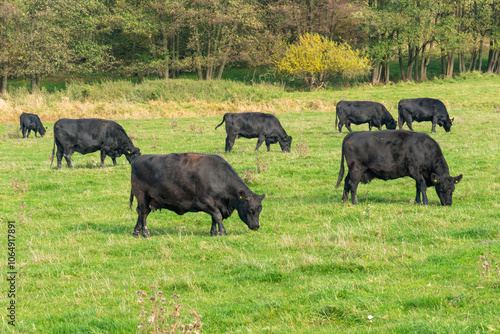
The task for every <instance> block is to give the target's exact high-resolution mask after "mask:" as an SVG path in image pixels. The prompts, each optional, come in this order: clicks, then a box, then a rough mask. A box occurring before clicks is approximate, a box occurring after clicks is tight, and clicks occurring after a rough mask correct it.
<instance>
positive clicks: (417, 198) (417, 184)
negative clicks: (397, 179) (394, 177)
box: [415, 181, 421, 204]
mask: <svg viewBox="0 0 500 334" xmlns="http://www.w3.org/2000/svg"><path fill="white" fill-rule="evenodd" d="M415 186H416V188H417V195H416V196H415V204H420V203H421V201H420V183H419V182H418V181H415Z"/></svg>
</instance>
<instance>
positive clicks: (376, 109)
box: [335, 101, 397, 133]
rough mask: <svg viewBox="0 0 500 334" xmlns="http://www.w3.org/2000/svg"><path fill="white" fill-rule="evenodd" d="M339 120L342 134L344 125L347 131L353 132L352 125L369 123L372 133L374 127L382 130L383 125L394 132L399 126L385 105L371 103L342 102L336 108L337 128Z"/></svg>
mask: <svg viewBox="0 0 500 334" xmlns="http://www.w3.org/2000/svg"><path fill="white" fill-rule="evenodd" d="M337 118H338V120H339V122H338V127H339V133H342V126H343V125H344V124H345V127H346V128H347V130H349V132H352V130H351V123H353V124H357V125H359V124H363V123H368V127H369V129H370V131H371V130H372V126H374V127H376V128H378V129H379V130H382V125H385V126H386V128H387V129H389V130H394V129H396V125H397V124H396V121H395V120H394V118H393V117H392V115H391V114H390V113H389V112H388V111H387V108H386V107H385V106H384V105H383V104H381V103H378V102H371V101H340V102H339V103H337V106H336V114H335V127H337Z"/></svg>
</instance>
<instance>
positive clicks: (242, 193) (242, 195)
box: [238, 189, 247, 200]
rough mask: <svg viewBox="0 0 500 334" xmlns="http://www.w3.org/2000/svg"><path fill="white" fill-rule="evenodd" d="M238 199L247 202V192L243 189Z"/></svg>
mask: <svg viewBox="0 0 500 334" xmlns="http://www.w3.org/2000/svg"><path fill="white" fill-rule="evenodd" d="M238 197H239V198H240V199H244V200H246V199H247V197H246V195H245V190H243V189H240V190H238Z"/></svg>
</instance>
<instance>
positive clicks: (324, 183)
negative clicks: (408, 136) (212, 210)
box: [0, 76, 500, 333]
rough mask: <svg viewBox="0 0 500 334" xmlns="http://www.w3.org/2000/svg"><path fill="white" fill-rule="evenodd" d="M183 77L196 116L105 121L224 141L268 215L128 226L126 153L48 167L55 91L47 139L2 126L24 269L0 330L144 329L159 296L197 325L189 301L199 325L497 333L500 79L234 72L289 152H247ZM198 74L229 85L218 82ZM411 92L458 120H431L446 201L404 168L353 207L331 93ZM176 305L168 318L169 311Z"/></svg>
mask: <svg viewBox="0 0 500 334" xmlns="http://www.w3.org/2000/svg"><path fill="white" fill-rule="evenodd" d="M147 84H148V85H154V82H148V83H147ZM194 85H197V84H193V88H192V89H193V94H195V93H196V96H197V97H196V99H191V100H189V98H188V97H187V96H184V95H183V96H181V97H177V99H176V97H175V96H172V97H171V99H172V101H175V103H178V104H179V106H180V107H182V106H187V105H188V104H189V106H190V107H191V108H192V109H193V110H194V112H193V114H196V115H195V116H192V114H189V115H190V117H181V116H180V115H181V114H182V113H181V112H180V111H179V110H178V111H177V113H172V115H171V116H167V117H163V116H162V117H161V118H154V117H143V118H141V119H139V118H137V117H135V119H134V118H133V117H130V118H129V117H127V116H126V115H125V114H120V113H119V111H120V110H119V109H117V110H115V112H116V115H117V116H116V117H114V118H113V119H115V120H117V122H118V123H120V124H121V125H122V126H123V127H124V128H125V130H126V131H127V133H128V134H129V136H130V137H131V139H132V141H133V142H134V144H135V145H136V146H137V147H139V148H140V149H141V151H142V153H143V154H165V153H173V152H177V153H180V152H199V153H209V154H218V155H221V156H222V157H223V158H224V159H225V160H227V161H228V162H229V163H230V164H231V165H232V166H233V168H234V169H235V170H236V172H237V173H238V174H239V175H240V176H241V177H242V178H243V179H244V180H245V181H246V183H247V184H248V185H249V187H250V188H251V189H252V190H253V191H254V192H255V193H257V194H266V198H265V199H264V201H263V211H262V213H261V216H260V223H261V228H260V229H259V230H258V231H252V230H249V229H248V228H247V227H246V225H245V224H244V223H243V222H242V221H241V220H240V219H239V218H238V215H237V213H236V212H234V213H233V215H232V216H231V217H230V218H229V219H227V220H225V222H224V225H225V227H226V229H227V236H223V237H211V236H210V233H209V231H210V224H211V219H210V216H209V215H207V214H205V213H187V214H185V215H183V216H178V215H176V214H175V213H173V212H170V211H167V210H162V211H161V212H160V211H156V212H154V213H151V214H150V215H149V217H148V227H149V231H150V233H151V238H150V239H143V238H134V237H133V236H132V230H133V227H134V226H135V223H136V220H137V214H136V212H135V205H136V203H137V202H136V201H135V200H134V205H133V207H132V209H130V208H129V195H130V164H129V163H128V162H127V160H126V159H125V157H123V156H122V157H120V158H118V159H117V161H118V165H117V166H115V167H113V166H112V162H111V159H109V158H107V159H106V161H105V167H104V168H99V165H100V158H99V153H98V152H96V153H93V154H88V155H80V154H78V153H75V154H74V155H73V156H72V161H73V165H74V166H75V168H73V169H69V168H68V167H67V165H66V162H65V161H64V160H63V165H62V169H60V170H56V169H54V166H55V161H54V165H53V166H52V168H51V167H50V163H51V155H52V148H53V130H52V126H53V124H54V123H53V121H54V119H52V120H51V121H44V117H43V115H44V113H49V112H50V104H49V105H48V106H47V105H46V106H44V107H40V108H41V109H40V110H41V118H42V121H44V125H45V126H48V131H47V134H46V136H45V137H43V138H37V139H34V138H32V137H33V134H31V136H30V138H28V139H22V138H20V131H19V124H18V123H14V122H4V123H2V124H0V182H1V183H0V184H1V185H2V187H1V188H0V203H1V204H0V207H1V211H0V223H1V226H2V235H3V237H2V239H3V240H4V241H3V242H1V243H0V254H1V256H2V257H3V259H4V266H3V273H4V277H5V278H8V275H7V272H8V271H9V268H8V267H7V265H6V262H7V258H8V252H9V250H8V243H7V234H13V233H12V231H11V232H9V231H8V221H14V222H15V253H16V255H15V257H16V263H15V271H16V275H17V276H16V296H15V303H16V304H15V305H16V322H15V327H13V326H11V325H9V324H8V322H9V321H10V319H9V318H8V317H7V315H8V313H7V309H6V308H7V306H8V305H9V303H10V302H11V300H13V299H12V298H10V297H9V296H8V293H7V291H8V290H9V282H8V281H7V280H6V279H4V282H3V283H2V289H1V290H2V293H1V295H0V300H1V303H0V305H2V307H1V311H0V317H1V319H2V325H1V326H2V330H1V331H2V332H5V333H134V332H136V331H139V332H143V331H144V329H145V327H147V332H148V333H150V332H155V329H153V327H154V326H156V325H158V324H159V320H161V319H160V318H161V314H156V316H155V318H154V319H152V318H151V315H152V311H155V312H156V311H158V312H161V311H159V310H160V308H164V311H165V318H166V319H167V321H169V322H170V323H172V322H173V321H177V323H178V324H184V325H188V324H193V323H194V322H195V319H193V316H192V315H190V313H191V312H193V311H194V312H196V314H198V315H201V319H200V320H199V322H201V323H202V328H201V330H202V331H203V332H205V333H334V332H343V333H365V332H377V333H486V332H494V331H500V270H499V268H498V266H500V201H499V198H500V170H499V167H500V149H499V148H500V78H499V77H490V76H479V77H477V78H467V79H464V80H460V79H457V80H448V81H440V80H435V81H431V82H428V83H423V84H409V83H407V84H405V83H401V84H395V85H391V86H381V87H371V86H363V87H356V88H350V89H339V90H322V91H316V92H289V91H285V90H284V89H281V88H279V87H274V88H272V89H271V88H270V87H268V86H265V85H254V86H246V85H243V84H237V83H232V85H233V86H232V87H233V88H232V89H233V94H236V93H234V92H237V93H238V94H240V95H238V99H236V100H238V101H240V102H241V101H244V100H245V98H244V97H245V94H246V92H249V91H251V92H252V94H253V95H252V96H253V97H249V98H248V99H247V100H246V101H245V105H246V106H247V107H248V108H251V107H252V106H256V107H255V110H254V111H259V110H260V109H259V108H261V107H262V105H265V106H266V108H267V109H266V111H268V112H275V114H276V116H277V117H278V118H279V119H280V121H281V123H282V125H283V127H284V128H285V129H286V131H287V133H288V134H289V135H291V136H293V142H292V152H291V153H289V154H285V153H281V151H280V150H279V145H278V144H275V145H272V146H271V152H267V151H266V148H265V145H263V146H262V147H261V148H260V150H259V151H258V152H255V151H254V148H255V144H256V141H257V139H251V140H249V139H244V138H241V139H237V140H236V144H235V146H234V148H233V152H232V153H230V154H225V153H224V140H225V136H226V134H225V131H224V127H220V128H219V129H217V130H214V127H215V126H216V125H217V124H219V123H220V122H221V120H222V114H223V113H224V112H225V110H227V109H224V108H219V109H217V108H214V110H215V111H213V112H212V111H211V112H210V113H207V114H208V115H209V116H207V115H205V114H204V113H203V109H204V108H206V106H207V103H208V104H210V103H221V104H223V103H226V102H227V101H216V102H213V101H214V99H213V98H211V97H210V96H211V95H210V94H211V93H210V91H209V92H206V95H203V94H198V91H197V89H202V88H203V87H202V88H199V87H198V86H196V87H195V86H194ZM207 85H213V87H212V88H211V90H212V91H213V92H216V93H217V92H219V90H218V89H220V87H221V85H223V87H226V88H224V89H223V90H225V91H229V88H227V86H228V85H229V84H228V83H227V82H222V83H218V82H213V83H210V84H207ZM224 85H225V86H224ZM89 87H90V86H89ZM204 87H205V88H206V86H204ZM44 94H46V100H50V98H51V96H54V94H60V95H64V94H67V95H68V96H69V97H68V100H66V101H70V102H71V101H72V99H73V98H74V97H72V96H73V95H71V94H77V93H75V92H74V91H73V92H72V93H71V92H67V91H63V92H54V93H48V92H45V93H44ZM88 94H92V91H91V90H90V89H88V88H87V96H88ZM124 94H125V96H130V95H127V94H126V93H124ZM171 94H175V90H173V91H172V93H171ZM77 95H78V94H77ZM255 96H259V98H258V99H256V98H255ZM411 97H435V98H439V99H441V100H443V102H444V103H445V105H446V106H447V108H448V111H449V113H450V117H454V119H455V121H454V124H453V127H452V130H451V132H450V133H445V131H444V129H443V128H442V127H437V129H436V130H437V132H436V133H434V134H431V136H432V138H434V139H435V140H436V141H437V142H438V143H439V144H440V146H441V149H442V151H443V154H444V156H445V158H446V160H447V162H448V165H449V167H450V173H451V175H452V176H457V175H459V174H463V175H464V177H463V179H462V181H461V182H460V183H459V184H458V185H457V187H456V190H455V192H454V196H453V206H451V207H443V206H441V205H440V204H439V199H438V197H437V195H436V193H435V190H434V188H430V189H429V190H428V196H429V203H430V205H429V206H421V205H414V203H413V200H414V197H415V182H414V181H413V180H412V179H410V178H404V179H398V180H392V181H387V182H385V181H382V180H373V181H372V182H371V183H369V184H366V185H364V184H361V185H360V186H359V187H358V199H359V205H356V206H354V205H352V204H350V203H343V202H342V201H341V197H342V187H343V182H342V186H341V187H339V188H335V184H336V181H337V178H338V172H339V167H340V158H341V154H340V153H341V144H342V140H343V138H344V137H345V135H346V131H347V130H346V129H345V128H344V133H343V134H339V133H338V131H337V129H335V125H334V123H335V108H334V106H335V103H336V102H338V101H339V100H340V99H351V100H372V101H378V102H382V103H384V104H385V105H386V106H387V108H388V109H389V111H390V112H391V113H392V114H393V116H394V117H395V118H396V119H397V102H398V101H399V99H402V98H411ZM13 98H14V97H11V99H13ZM75 99H76V98H75ZM96 99H98V98H96ZM122 100H123V99H122ZM230 100H231V101H233V102H232V103H236V102H234V101H235V98H234V96H233V97H232V98H231V97H230V98H228V101H230ZM207 101H208V102H207ZM7 102H8V103H11V102H9V100H8V101H7ZM101 102H102V101H101ZM101 102H99V101H98V102H95V103H96V104H98V103H101ZM12 103H13V102H12ZM127 103H128V104H129V106H128V107H127V110H133V109H134V108H140V109H141V115H142V114H144V115H146V114H147V113H148V110H149V109H148V108H153V107H151V106H152V104H148V102H147V101H146V100H144V99H142V100H140V101H138V100H137V101H136V100H130V101H128V102H127ZM172 103H174V102H172ZM183 103H184V104H183ZM248 108H247V109H246V111H248ZM236 109H237V108H236ZM92 110H93V112H95V110H98V108H97V109H95V108H93V109H92ZM217 110H218V112H217ZM234 111H235V112H238V111H239V110H234ZM151 112H156V111H155V110H152V111H151ZM127 114H128V112H127ZM92 115H93V116H95V115H96V114H92ZM130 115H132V116H133V115H134V114H130ZM54 116H55V114H54ZM4 118H5V119H8V117H6V116H5V115H4ZM11 118H12V119H13V118H14V117H11ZM352 128H353V130H354V131H365V130H367V129H368V125H367V124H364V125H358V126H356V125H353V127H352ZM405 129H407V128H406V125H405ZM414 129H415V130H416V131H420V132H425V133H428V134H430V129H431V123H430V122H424V123H414ZM54 160H55V159H54ZM139 290H141V291H143V292H144V293H146V294H147V297H141V296H139V295H138V294H137V291H139ZM155 291H156V292H157V297H158V298H157V300H156V301H152V300H151V299H149V298H150V297H152V296H153V295H154V292H155ZM160 291H161V292H162V294H161V295H160ZM160 297H161V298H164V300H161V298H160ZM141 298H142V301H139V299H141ZM161 303H163V304H161ZM160 304H161V305H160ZM175 304H177V305H180V309H179V311H178V312H179V314H177V315H176V316H173V317H168V316H167V314H172V313H173V312H174V305H175ZM143 311H145V312H147V314H144V313H142V312H143ZM174 313H175V312H174ZM148 319H150V320H151V323H148ZM141 322H145V324H144V325H143V326H142V327H141V328H138V326H137V325H138V324H139V323H141ZM156 331H158V328H157V329H156Z"/></svg>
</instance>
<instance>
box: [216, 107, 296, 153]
mask: <svg viewBox="0 0 500 334" xmlns="http://www.w3.org/2000/svg"><path fill="white" fill-rule="evenodd" d="M224 122H226V134H227V137H226V147H225V151H226V152H231V150H232V149H233V145H234V141H235V140H236V138H238V137H244V138H258V139H257V147H255V150H256V151H257V150H258V149H259V147H260V146H261V145H262V143H263V142H266V146H267V151H270V150H271V144H275V143H279V144H280V147H281V150H282V151H283V152H290V148H291V145H292V137H291V136H288V135H287V134H286V131H285V130H284V129H283V127H282V126H281V123H280V121H279V120H278V119H277V118H276V117H275V116H274V115H271V114H264V113H260V112H247V113H239V114H235V113H227V114H225V115H224V116H223V118H222V122H221V123H220V124H219V125H217V126H216V127H215V129H216V130H217V128H218V127H219V126H221V125H222V123H224Z"/></svg>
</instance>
